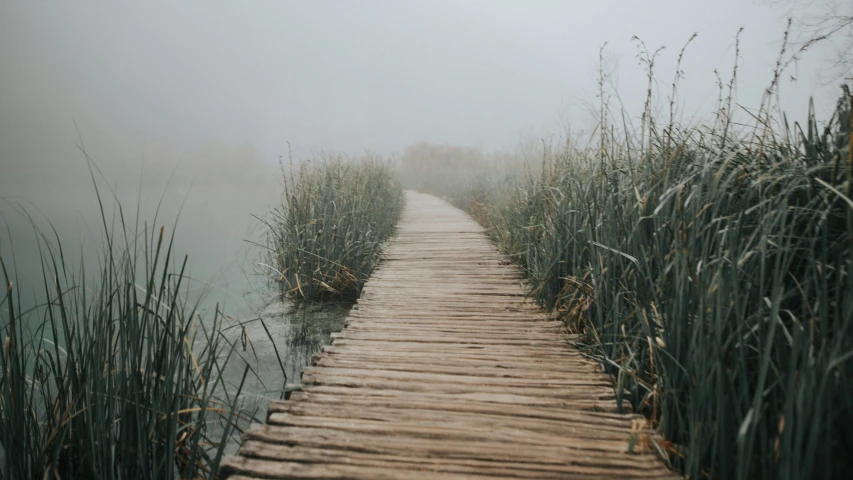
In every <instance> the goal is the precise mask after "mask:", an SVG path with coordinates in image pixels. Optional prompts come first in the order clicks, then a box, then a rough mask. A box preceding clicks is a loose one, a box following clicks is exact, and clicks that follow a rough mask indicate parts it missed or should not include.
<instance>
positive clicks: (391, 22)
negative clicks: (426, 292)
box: [0, 0, 820, 164]
mask: <svg viewBox="0 0 853 480" xmlns="http://www.w3.org/2000/svg"><path fill="white" fill-rule="evenodd" d="M249 5H251V7H249ZM784 15H785V12H784V11H782V10H778V9H777V10H774V9H773V8H771V6H770V5H768V4H765V3H756V2H750V1H743V0H740V1H739V0H721V1H701V2H700V1H640V2H636V1H612V0H611V1H539V2H529V1H514V2H509V1H439V2H434V1H430V2H425V1H424V2H414V1H397V0H390V1H311V2H294V1H291V2H285V1H270V2H259V1H254V2H231V1H220V2H210V1H183V2H58V1H54V2H50V1H48V2H24V1H12V2H4V3H3V5H2V7H0V62H2V63H1V64H2V65H3V67H2V73H0V85H2V88H3V90H2V94H0V95H2V97H0V107H2V121H3V123H2V127H3V130H4V134H5V132H7V131H9V130H10V129H11V130H12V131H14V132H15V133H29V132H31V131H36V130H37V131H39V133H40V134H41V135H42V136H41V138H40V139H39V141H40V142H43V141H47V142H51V141H53V138H55V137H56V138H61V142H64V144H66V145H67V144H71V145H72V146H73V144H74V143H76V142H75V141H74V135H73V126H72V125H71V119H72V118H74V119H76V120H77V122H78V124H79V125H80V128H81V130H82V132H83V133H84V134H85V137H86V138H87V139H88V143H90V144H92V145H96V144H98V143H99V142H102V141H107V142H109V143H119V144H120V145H119V149H118V150H124V151H125V152H126V153H127V154H131V152H133V154H142V153H145V149H146V148H150V147H151V146H152V145H157V144H169V145H172V144H173V145H180V146H187V145H189V146H193V145H197V144H200V143H204V142H208V141H218V142H223V143H225V144H230V145H236V144H242V143H244V142H247V143H249V144H251V145H252V146H254V147H255V148H257V149H258V151H259V152H260V154H261V155H262V156H263V157H264V159H265V160H267V161H270V160H274V159H275V158H276V157H277V156H278V155H279V154H281V153H285V152H286V151H287V146H286V142H287V141H290V142H291V143H292V144H293V145H294V147H295V148H297V149H298V150H299V151H300V152H304V151H308V150H311V149H318V148H322V149H326V150H343V151H349V152H358V151H361V150H362V149H365V148H369V149H374V150H376V151H379V152H382V153H384V152H392V151H400V150H401V149H402V148H404V147H405V146H406V145H408V144H411V143H414V142H417V141H421V140H427V141H433V142H440V143H450V144H464V145H474V146H480V147H485V148H489V149H495V148H500V147H504V146H508V145H511V144H512V143H513V142H514V141H515V140H516V139H517V138H518V136H519V135H540V134H542V133H543V132H547V131H549V130H552V129H555V128H558V127H559V124H560V122H561V121H562V122H563V123H565V121H568V122H569V123H571V124H573V125H574V126H575V127H574V128H582V127H583V126H584V125H587V124H588V120H589V118H588V117H587V116H586V112H585V111H584V108H585V107H584V103H585V102H589V101H595V100H594V98H593V97H594V95H595V90H596V87H595V80H596V79H595V76H596V72H595V68H596V64H597V56H598V47H599V46H600V45H601V44H602V43H604V42H605V41H608V42H610V43H609V46H608V50H607V51H608V56H609V57H610V59H609V60H610V61H611V62H613V61H615V62H616V63H617V65H618V67H619V71H617V72H615V74H614V76H613V78H614V79H615V81H616V83H617V85H618V88H619V92H620V94H621V96H622V98H623V101H624V102H625V104H626V107H628V108H629V110H630V109H635V110H639V109H641V107H642V103H643V98H644V90H645V81H644V80H643V79H642V75H643V73H642V70H641V67H640V66H639V65H638V64H637V61H636V59H635V58H634V57H635V55H636V53H637V48H636V46H635V43H634V42H632V41H631V37H632V36H633V35H638V36H639V37H640V38H642V39H643V40H644V41H645V42H646V45H648V46H649V47H650V48H652V49H654V48H657V47H659V46H662V45H665V46H667V49H666V50H665V51H664V52H663V53H662V57H661V59H660V61H659V65H658V67H657V71H658V74H659V78H660V82H661V85H660V88H661V89H662V90H661V93H662V94H663V95H666V94H668V87H669V83H670V82H671V78H672V72H673V70H674V61H675V57H676V55H677V52H678V49H680V47H681V45H682V44H683V43H684V42H685V41H686V40H687V38H688V37H689V36H690V35H691V34H692V33H693V32H698V33H699V37H698V39H697V40H696V41H695V43H694V44H693V45H692V46H691V47H690V48H689V50H688V52H687V55H686V59H685V61H684V65H683V70H684V71H685V74H686V76H687V79H686V80H685V81H684V87H683V89H682V94H681V97H682V98H683V99H685V101H686V104H685V105H684V110H683V111H684V112H685V114H686V115H688V116H692V115H694V114H695V113H696V112H697V111H701V110H702V109H703V108H709V107H710V104H711V103H712V102H713V100H714V98H715V95H716V93H715V87H714V83H715V79H714V76H713V74H712V72H713V70H714V69H715V68H716V69H719V70H721V73H722V75H723V77H724V78H728V75H729V72H730V70H731V65H732V62H733V56H734V51H733V46H734V36H735V33H736V32H737V29H738V27H740V26H743V27H745V31H744V34H743V36H742V42H741V43H742V55H741V56H742V59H743V63H742V65H741V69H742V70H741V81H740V84H739V95H738V97H739V99H740V101H742V102H744V103H746V104H756V103H757V101H758V98H759V97H760V94H761V92H762V90H763V89H764V88H765V87H766V86H767V84H768V83H769V81H770V77H771V75H772V65H773V63H774V61H775V57H776V52H777V51H778V48H779V44H780V41H781V37H782V33H783V29H784ZM819 53H820V52H816V53H815V54H813V55H811V56H809V57H807V59H806V61H805V62H803V63H802V64H801V65H800V68H799V71H798V72H796V73H798V76H799V77H800V81H799V83H798V84H794V85H790V84H787V83H786V84H784V85H783V87H782V92H783V95H784V97H785V99H786V100H789V101H790V103H791V106H792V107H793V110H794V113H795V115H796V113H797V112H803V111H805V108H806V107H805V102H806V100H807V98H808V95H809V94H810V93H811V92H812V91H813V90H814V89H815V88H816V87H817V86H819V85H818V84H817V83H816V82H815V81H814V75H812V74H811V71H812V70H813V69H814V68H815V67H816V66H820V62H819V61H817V58H819ZM16 127H17V128H16ZM16 136H20V135H16ZM44 136H47V137H48V138H44ZM24 137H26V135H24ZM110 139H111V140H110ZM116 139H118V142H116ZM3 140H4V143H5V141H7V140H8V139H6V138H4V139H3ZM27 140H30V139H27ZM13 161H17V159H10V158H7V157H6V154H5V152H4V158H3V162H4V164H5V163H8V162H13Z"/></svg>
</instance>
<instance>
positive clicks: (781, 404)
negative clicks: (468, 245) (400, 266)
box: [400, 63, 853, 479]
mask: <svg viewBox="0 0 853 480" xmlns="http://www.w3.org/2000/svg"><path fill="white" fill-rule="evenodd" d="M651 66H652V64H651V63H650V64H649V66H648V74H649V81H650V83H649V84H650V85H651V84H652V79H653V77H652V75H651ZM775 78H777V79H778V74H777V75H776V76H775ZM775 82H776V80H774V85H775ZM676 83H677V79H676ZM603 84H604V82H602V83H601V85H603ZM733 85H734V80H732V83H731V84H730V86H729V90H730V91H731V90H732V89H733ZM673 88H675V84H674V85H673ZM651 91H652V90H651V88H650V90H649V98H648V99H647V101H646V106H645V111H644V113H643V115H642V117H641V126H640V127H639V128H638V129H630V127H629V126H626V125H625V124H623V123H622V122H623V121H624V119H625V118H626V114H625V113H623V114H622V117H621V118H622V120H620V119H619V118H618V117H617V118H613V117H614V116H613V115H611V114H610V113H609V112H610V108H609V105H606V104H605V102H604V100H602V106H601V120H600V123H599V125H598V128H597V130H596V132H595V134H594V137H593V141H590V142H589V144H587V146H585V147H581V146H580V142H578V141H576V140H573V139H568V141H566V142H565V143H560V144H559V145H556V146H555V145H552V144H548V143H546V144H544V145H542V146H541V147H539V148H522V149H521V150H520V153H518V154H517V155H506V154H493V155H489V154H485V153H482V152H478V151H476V150H474V149H470V148H462V147H452V146H438V145H430V144H419V145H416V146H413V147H411V148H409V149H408V150H407V151H406V152H405V153H404V155H403V157H402V167H401V171H400V175H401V179H403V181H404V184H405V185H406V186H407V187H409V188H415V189H418V190H420V191H423V192H426V193H432V194H435V195H438V196H441V197H444V198H445V199H447V200H448V201H450V202H451V203H453V204H454V205H456V206H457V207H459V208H461V209H463V210H465V211H467V212H468V213H469V214H471V215H472V216H473V217H474V218H475V219H476V220H477V221H478V222H480V223H481V224H483V225H484V226H485V227H486V228H487V230H488V232H489V235H490V236H491V238H492V240H493V241H494V242H495V243H496V244H497V245H498V247H499V249H500V250H501V251H502V252H503V253H505V254H506V255H507V256H508V257H509V258H510V259H511V260H512V261H514V262H516V263H517V264H518V265H519V266H521V268H522V269H523V271H524V272H525V274H526V277H527V283H528V289H529V291H528V294H529V296H530V297H532V298H533V299H535V300H536V301H537V302H538V303H539V304H541V305H542V306H543V307H545V308H546V309H548V310H549V311H551V312H552V314H553V315H554V316H555V317H557V318H560V319H562V320H563V321H564V322H565V325H566V327H567V329H568V330H569V331H570V332H572V333H580V334H582V338H583V341H582V342H580V343H578V344H576V345H575V346H576V347H577V348H579V349H581V350H582V351H583V352H585V354H587V355H589V356H591V357H592V358H595V359H597V360H598V361H599V362H600V364H601V365H602V367H603V368H604V369H605V370H606V371H608V372H610V373H611V374H612V375H613V378H614V383H615V385H614V386H615V390H616V392H617V398H618V401H619V403H620V405H621V406H622V407H624V408H627V409H633V410H634V411H636V412H640V413H642V414H644V415H645V416H646V417H647V418H648V419H649V422H650V425H651V426H652V428H653V429H654V431H655V433H657V434H660V437H661V438H663V440H662V441H655V440H654V436H649V438H648V442H647V443H648V447H649V448H654V449H656V450H657V451H658V453H659V454H660V456H661V457H662V458H663V459H664V460H665V461H666V462H667V463H668V464H669V465H671V466H672V467H673V468H675V469H677V470H680V471H681V472H683V473H684V474H685V475H686V476H687V478H692V479H701V478H802V479H805V478H839V477H840V476H843V472H844V471H845V470H847V469H849V468H850V467H851V466H853V465H851V460H850V457H849V452H850V451H853V433H851V432H853V400H851V399H853V277H851V274H853V200H851V199H853V196H851V190H853V187H851V185H853V138H851V122H853V97H851V94H850V91H849V89H848V88H846V87H845V88H844V89H843V92H842V95H841V96H840V98H839V100H838V102H837V108H836V111H835V113H834V115H833V116H832V118H830V119H829V120H828V121H826V122H825V123H823V124H820V123H818V119H817V118H815V115H814V114H813V113H812V114H811V115H810V116H809V118H807V119H806V123H805V124H799V123H794V124H790V123H788V119H787V118H786V117H785V116H784V115H782V114H779V115H771V114H770V111H771V109H770V107H769V105H768V104H769V101H770V99H772V98H773V96H774V95H775V94H774V90H773V87H772V86H771V88H770V89H768V92H767V99H766V100H767V103H765V104H764V107H763V108H762V109H761V111H759V112H758V113H757V114H752V115H753V117H752V120H753V126H751V127H750V126H744V125H743V124H741V125H736V122H735V121H733V115H732V114H731V113H730V112H731V109H732V104H733V101H732V96H731V94H729V96H728V98H726V97H725V96H724V95H723V89H722V87H721V95H720V104H719V109H718V115H717V118H716V120H715V121H714V122H712V124H711V125H709V126H702V125H699V126H695V127H691V126H683V125H678V124H676V123H675V122H674V121H673V115H672V113H671V112H673V111H674V105H673V103H669V104H668V105H667V107H668V108H669V112H670V114H669V118H668V119H666V120H665V121H660V122H659V121H658V119H657V118H655V115H654V114H653V112H654V111H655V110H654V102H653V99H652V97H651ZM601 94H602V95H601V97H602V99H603V98H604V97H605V95H604V92H603V91H602V92H601ZM670 98H675V92H674V91H673V94H672V97H670ZM819 125H822V126H819ZM590 144H591V145H590Z"/></svg>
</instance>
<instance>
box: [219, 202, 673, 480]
mask: <svg viewBox="0 0 853 480" xmlns="http://www.w3.org/2000/svg"><path fill="white" fill-rule="evenodd" d="M506 263H507V262H506V261H505V260H504V258H503V257H502V256H501V255H500V254H499V253H498V252H497V251H496V250H495V248H494V246H493V245H492V244H491V243H490V242H489V240H488V239H487V238H486V236H485V234H484V232H483V229H482V227H480V226H479V225H478V224H477V223H476V222H474V221H473V220H472V219H471V218H470V217H468V216H467V215H466V214H465V213H463V212H462V211H460V210H457V209H455V208H453V207H452V206H450V205H449V204H447V203H445V202H443V201H441V200H439V199H437V198H435V197H432V196H429V195H423V194H418V193H414V192H407V205H406V209H405V211H404V214H403V218H402V220H401V222H400V225H399V230H398V234H397V237H396V238H395V240H394V241H393V243H392V244H391V246H390V247H389V248H388V249H387V251H386V255H385V259H384V261H383V262H382V263H381V265H380V266H379V267H378V268H377V269H376V271H374V273H373V275H372V276H371V278H370V281H369V282H368V283H367V285H366V286H365V288H364V291H363V292H362V295H361V298H360V299H359V301H358V304H357V305H356V306H355V307H354V308H353V310H352V312H351V313H350V316H349V318H348V319H347V322H346V328H345V329H344V330H343V332H341V333H340V334H336V335H335V336H334V339H333V342H332V344H331V345H329V346H327V347H325V348H324V349H323V351H322V353H318V354H317V355H315V358H314V366H313V367H307V368H306V369H305V371H304V373H303V375H302V384H303V389H302V390H301V391H297V392H295V393H293V394H292V395H291V397H290V399H289V400H285V401H280V402H273V403H271V404H270V406H269V413H268V421H267V424H266V425H255V426H254V427H252V428H250V429H249V430H248V431H247V432H246V434H245V435H244V444H243V446H242V448H241V449H240V452H239V455H238V456H232V457H228V458H226V459H225V463H224V466H223V472H224V473H225V474H226V476H228V478H230V479H232V480H246V479H250V478H251V479H257V478H322V479H340V478H353V479H354V478H358V479H362V478H363V479H384V478H389V479H390V478H400V479H409V478H438V479H445V478H447V479H451V478H472V477H487V478H555V479H556V478H575V477H577V478H595V477H598V478H670V477H673V476H674V475H673V474H672V473H671V472H669V471H668V470H667V469H665V468H664V466H663V465H662V463H661V462H660V461H659V459H658V457H657V455H656V454H655V453H654V451H653V448H652V447H651V446H650V442H649V439H648V437H647V432H648V429H647V428H645V427H644V425H645V424H644V421H643V419H642V417H640V416H638V415H633V414H625V413H618V411H617V407H616V401H615V395H614V390H613V386H612V383H611V379H610V378H609V377H608V376H607V375H605V374H603V373H601V369H600V368H599V367H598V365H596V364H595V363H594V362H592V361H589V360H588V359H586V358H584V357H582V356H581V355H580V354H579V353H578V352H576V351H574V350H572V348H571V347H569V346H568V345H567V342H566V339H565V336H564V335H562V334H561V333H560V329H559V324H558V323H557V322H553V321H549V320H548V319H547V317H546V316H545V315H544V314H543V313H542V312H541V311H540V310H539V309H538V308H536V307H535V306H534V305H532V304H531V303H529V302H526V301H525V300H524V296H523V286H522V277H521V275H520V273H519V271H518V270H517V269H516V268H515V267H513V266H510V265H507V264H506Z"/></svg>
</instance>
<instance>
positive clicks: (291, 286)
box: [266, 156, 403, 300]
mask: <svg viewBox="0 0 853 480" xmlns="http://www.w3.org/2000/svg"><path fill="white" fill-rule="evenodd" d="M282 176H283V177H284V183H285V185H284V195H283V196H282V204H281V206H280V207H278V208H276V209H274V210H273V211H272V213H271V214H270V215H269V216H268V218H267V219H266V222H267V225H268V227H269V230H268V237H267V238H268V252H269V253H268V256H267V257H268V259H267V260H268V261H267V263H268V265H267V266H268V267H270V268H271V269H272V271H273V272H275V274H274V275H273V276H272V277H273V279H274V280H275V281H276V282H277V283H278V284H279V285H280V287H281V291H282V293H283V294H285V295H288V296H292V297H295V298H300V299H307V300H314V299H319V298H323V297H329V296H343V297H352V298H355V297H357V296H358V293H359V292H360V291H361V287H362V286H363V285H364V283H365V282H366V281H367V278H368V276H369V275H370V272H371V271H373V268H374V266H375V265H376V262H377V261H378V259H379V253H380V251H381V249H382V247H383V246H384V244H385V242H386V241H387V240H388V239H389V238H390V237H391V236H392V235H393V234H394V231H395V227H396V224H397V220H398V219H399V218H400V214H401V212H402V208H403V191H402V188H401V186H400V184H399V182H397V181H396V180H395V179H394V177H393V175H392V171H391V164H390V163H389V162H387V161H384V160H382V159H379V158H376V157H373V156H365V157H363V158H359V159H355V160H352V161H347V160H345V159H343V158H342V157H333V156H328V157H323V158H320V159H317V160H313V161H309V162H303V163H302V164H300V166H299V167H298V170H297V171H296V172H294V171H293V168H292V164H291V166H290V168H289V169H285V167H284V166H282Z"/></svg>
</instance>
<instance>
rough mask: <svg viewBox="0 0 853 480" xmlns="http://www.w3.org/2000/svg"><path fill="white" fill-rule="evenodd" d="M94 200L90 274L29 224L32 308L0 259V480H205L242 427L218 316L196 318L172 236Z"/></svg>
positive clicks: (230, 349)
mask: <svg viewBox="0 0 853 480" xmlns="http://www.w3.org/2000/svg"><path fill="white" fill-rule="evenodd" d="M93 178H94V177H93ZM95 188H96V191H97V185H96V187H95ZM98 201H99V203H100V207H101V212H102V220H103V223H102V228H103V238H102V240H103V244H102V246H101V248H100V249H99V250H98V251H100V252H101V253H100V255H99V260H98V262H97V263H98V264H97V265H96V266H93V265H91V264H90V265H86V264H85V263H83V264H82V265H81V266H80V267H79V268H74V267H72V265H75V264H77V262H75V261H74V260H73V259H72V258H70V257H69V252H68V251H65V250H63V248H62V243H61V242H60V239H59V238H58V236H56V235H55V231H53V232H51V230H50V229H47V230H40V229H38V228H37V227H35V222H34V221H33V225H34V228H33V232H34V233H33V234H34V238H33V241H34V242H37V243H38V246H39V250H40V252H41V257H40V259H37V261H38V262H40V265H41V274H42V275H41V277H42V278H41V284H42V287H41V288H42V290H41V291H39V292H35V293H34V297H35V306H26V307H25V306H24V305H29V304H30V303H32V302H30V301H29V300H27V302H24V301H23V299H22V292H21V291H20V289H18V288H17V285H18V284H19V283H20V282H19V280H20V279H19V278H17V276H16V275H17V274H16V273H15V270H14V269H13V267H14V265H15V264H16V262H18V263H17V264H18V265H19V266H20V267H24V265H22V264H20V261H22V259H14V257H13V255H12V250H11V249H10V248H8V247H9V246H10V245H9V244H8V243H6V245H5V247H7V248H5V249H4V250H3V251H0V266H2V276H3V279H4V288H3V293H2V295H0V338H2V339H3V350H2V355H0V478H2V479H10V480H11V479H23V478H41V479H47V478H57V479H58V478H96V479H97V478H103V479H113V478H127V479H169V478H217V477H218V467H219V463H220V460H221V458H222V457H223V454H224V453H225V451H226V450H225V449H226V445H227V444H228V443H229V442H232V446H233V442H239V436H240V434H241V430H242V429H243V428H244V427H245V426H246V425H247V424H248V422H249V421H251V420H252V416H253V412H244V411H241V410H240V407H239V406H240V405H241V402H240V400H239V399H238V397H239V396H240V393H241V391H242V387H243V383H242V382H241V383H240V384H239V385H228V384H226V381H225V380H224V378H223V377H222V375H221V373H222V372H223V371H224V370H225V369H226V368H227V367H228V366H229V362H231V361H232V360H233V359H234V358H236V357H238V356H240V355H241V354H240V352H239V350H238V349H236V348H234V344H233V342H232V341H229V340H228V338H227V337H226V336H224V335H223V334H222V333H223V325H224V323H225V321H226V317H225V316H224V315H222V313H221V312H220V310H219V308H218V307H217V308H216V310H215V313H214V318H213V319H212V320H211V319H208V320H207V321H205V320H203V319H202V318H201V316H200V315H199V314H198V312H197V307H198V301H199V299H193V298H191V297H190V295H189V293H188V287H187V283H188V282H189V278H188V276H187V275H186V274H185V272H186V271H187V265H188V260H187V257H183V258H181V259H178V258H176V254H175V252H174V249H173V242H174V230H173V231H172V232H171V234H168V235H167V234H166V231H165V229H164V228H163V227H160V228H152V227H150V226H149V225H148V224H146V223H141V221H137V222H135V223H132V224H128V223H125V218H126V217H125V213H124V211H123V210H122V209H121V206H120V205H115V207H116V208H115V215H108V214H107V213H105V209H104V206H105V205H104V203H102V202H101V197H100V193H99V192H98ZM21 213H23V214H24V215H26V212H21ZM30 219H31V220H32V217H30ZM154 222H156V218H155V219H154ZM45 232H48V233H45ZM244 360H245V359H244ZM231 363H233V362H231ZM232 367H233V365H232ZM249 374H250V368H249V367H247V368H246V369H245V370H243V371H242V381H243V382H245V381H246V379H247V376H248V375H249ZM238 378H239V376H238Z"/></svg>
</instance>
